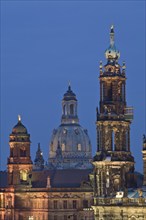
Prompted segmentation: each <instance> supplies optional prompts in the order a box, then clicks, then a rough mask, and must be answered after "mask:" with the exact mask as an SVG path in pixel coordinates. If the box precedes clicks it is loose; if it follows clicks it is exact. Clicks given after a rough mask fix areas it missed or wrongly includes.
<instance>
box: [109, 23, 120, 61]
mask: <svg viewBox="0 0 146 220" xmlns="http://www.w3.org/2000/svg"><path fill="white" fill-rule="evenodd" d="M105 57H106V59H107V60H108V62H111V63H112V62H115V61H117V60H118V59H119V58H120V52H119V50H117V49H116V46H115V34H114V26H113V25H112V26H111V29H110V46H109V47H108V49H107V50H106V51H105Z"/></svg>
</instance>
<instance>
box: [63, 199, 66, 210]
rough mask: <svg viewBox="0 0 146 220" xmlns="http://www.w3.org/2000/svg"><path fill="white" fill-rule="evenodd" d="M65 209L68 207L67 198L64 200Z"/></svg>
mask: <svg viewBox="0 0 146 220" xmlns="http://www.w3.org/2000/svg"><path fill="white" fill-rule="evenodd" d="M63 209H67V200H64V201H63Z"/></svg>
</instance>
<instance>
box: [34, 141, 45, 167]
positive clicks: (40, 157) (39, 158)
mask: <svg viewBox="0 0 146 220" xmlns="http://www.w3.org/2000/svg"><path fill="white" fill-rule="evenodd" d="M34 165H35V166H36V167H37V168H43V167H44V158H43V152H42V151H41V148H40V143H38V149H37V152H36V157H35V160H34Z"/></svg>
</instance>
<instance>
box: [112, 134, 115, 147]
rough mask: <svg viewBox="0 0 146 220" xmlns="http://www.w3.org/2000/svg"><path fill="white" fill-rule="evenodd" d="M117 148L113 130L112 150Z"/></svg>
mask: <svg viewBox="0 0 146 220" xmlns="http://www.w3.org/2000/svg"><path fill="white" fill-rule="evenodd" d="M114 150H115V132H114V131H112V151H114Z"/></svg>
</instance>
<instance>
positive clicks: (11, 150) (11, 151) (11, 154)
mask: <svg viewBox="0 0 146 220" xmlns="http://www.w3.org/2000/svg"><path fill="white" fill-rule="evenodd" d="M13 153H14V148H10V157H13V156H14V155H13Z"/></svg>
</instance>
